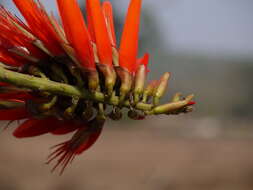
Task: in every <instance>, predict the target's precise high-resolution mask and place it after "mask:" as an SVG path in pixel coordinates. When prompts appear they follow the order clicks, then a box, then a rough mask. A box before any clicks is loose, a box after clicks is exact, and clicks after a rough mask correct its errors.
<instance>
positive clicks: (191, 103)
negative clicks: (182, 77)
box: [187, 101, 196, 106]
mask: <svg viewBox="0 0 253 190" xmlns="http://www.w3.org/2000/svg"><path fill="white" fill-rule="evenodd" d="M195 104H196V102H194V101H191V102H189V103H188V104H187V106H193V105H195Z"/></svg>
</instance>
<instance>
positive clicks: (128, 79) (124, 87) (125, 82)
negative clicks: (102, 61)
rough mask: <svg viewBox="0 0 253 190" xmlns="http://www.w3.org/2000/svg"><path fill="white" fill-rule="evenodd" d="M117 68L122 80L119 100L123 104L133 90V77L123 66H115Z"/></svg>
mask: <svg viewBox="0 0 253 190" xmlns="http://www.w3.org/2000/svg"><path fill="white" fill-rule="evenodd" d="M115 70H116V73H117V75H118V77H119V78H120V81H121V86H120V97H119V101H120V104H122V103H123V102H124V100H125V98H126V96H127V95H128V93H129V92H130V90H131V87H132V82H133V78H132V75H131V74H130V73H129V72H128V71H127V70H125V69H123V68H122V67H115Z"/></svg>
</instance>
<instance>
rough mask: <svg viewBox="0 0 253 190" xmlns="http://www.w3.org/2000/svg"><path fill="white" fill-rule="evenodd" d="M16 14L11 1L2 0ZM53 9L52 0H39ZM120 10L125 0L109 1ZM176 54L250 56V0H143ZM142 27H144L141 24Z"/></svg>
mask: <svg viewBox="0 0 253 190" xmlns="http://www.w3.org/2000/svg"><path fill="white" fill-rule="evenodd" d="M4 1H6V3H7V7H8V8H9V9H11V10H12V11H13V12H15V13H16V10H15V8H14V6H13V5H12V3H11V0H4ZM41 1H42V2H43V3H44V4H45V5H46V6H47V7H48V8H49V9H51V10H55V5H54V1H53V0H41ZM113 3H114V5H115V6H116V7H117V8H118V9H120V10H121V11H122V12H125V11H126V10H127V4H128V1H126V0H117V1H115V0H114V1H113ZM143 8H145V9H148V10H150V13H151V14H152V15H153V16H154V17H155V18H156V21H157V22H159V25H158V26H159V27H160V31H161V35H162V37H163V39H165V44H166V45H167V46H168V47H169V48H170V50H171V51H173V52H176V53H198V54H201V53H204V54H211V55H232V56H250V57H253V22H252V18H253V11H252V8H253V1H252V0H156V1H154V0H143ZM144 27H145V26H144Z"/></svg>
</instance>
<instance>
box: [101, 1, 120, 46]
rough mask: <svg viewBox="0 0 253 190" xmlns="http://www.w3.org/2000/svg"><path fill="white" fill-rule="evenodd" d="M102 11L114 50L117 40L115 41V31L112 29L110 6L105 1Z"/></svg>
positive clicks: (111, 10)
mask: <svg viewBox="0 0 253 190" xmlns="http://www.w3.org/2000/svg"><path fill="white" fill-rule="evenodd" d="M102 9H103V13H104V17H105V21H106V25H107V30H108V33H109V37H110V41H111V45H112V46H113V47H115V48H116V46H117V40H116V35H115V29H114V21H113V9H112V4H111V3H110V2H109V1H105V2H104V3H103V7H102Z"/></svg>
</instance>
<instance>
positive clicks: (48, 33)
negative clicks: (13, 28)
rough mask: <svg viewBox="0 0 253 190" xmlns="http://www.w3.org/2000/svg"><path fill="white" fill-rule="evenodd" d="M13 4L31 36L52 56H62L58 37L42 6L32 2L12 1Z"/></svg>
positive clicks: (29, 0) (26, 0) (27, 0)
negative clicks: (40, 42)
mask: <svg viewBox="0 0 253 190" xmlns="http://www.w3.org/2000/svg"><path fill="white" fill-rule="evenodd" d="M13 2H14V3H15V5H16V6H17V8H18V9H19V11H20V12H21V13H22V15H23V16H24V18H25V20H26V21H27V23H28V25H29V27H30V29H31V31H32V32H33V34H34V35H35V36H37V37H38V38H39V39H40V40H41V41H43V42H44V44H45V46H46V47H47V48H48V50H49V51H50V52H51V53H52V54H53V55H61V54H63V53H64V52H63V49H62V47H61V46H60V44H59V37H58V36H57V34H56V32H55V31H54V28H53V26H52V25H51V23H50V20H49V18H48V15H47V13H46V11H45V10H44V8H43V6H42V4H40V3H38V4H37V3H36V2H35V1H34V0H13Z"/></svg>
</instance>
